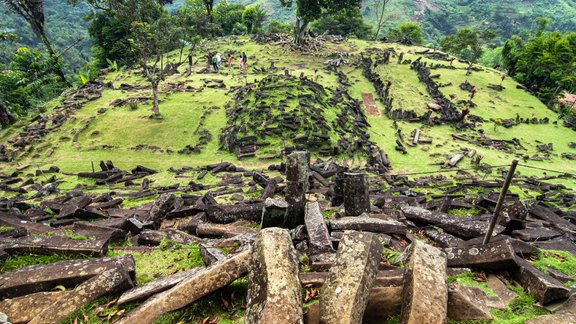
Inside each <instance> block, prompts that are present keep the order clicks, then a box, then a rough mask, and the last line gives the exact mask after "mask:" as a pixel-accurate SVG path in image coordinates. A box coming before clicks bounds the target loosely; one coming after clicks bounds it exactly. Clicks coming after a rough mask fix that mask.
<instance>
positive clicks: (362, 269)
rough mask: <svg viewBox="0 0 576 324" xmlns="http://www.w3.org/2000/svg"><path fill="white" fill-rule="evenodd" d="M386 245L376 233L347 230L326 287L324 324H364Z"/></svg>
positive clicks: (322, 321) (323, 298) (322, 318)
mask: <svg viewBox="0 0 576 324" xmlns="http://www.w3.org/2000/svg"><path fill="white" fill-rule="evenodd" d="M381 258H382V244H380V241H378V238H377V237H376V235H374V234H372V233H361V232H355V231H346V232H344V237H343V238H342V240H341V241H340V245H339V246H338V251H337V257H336V264H335V265H334V266H333V267H332V268H331V269H330V276H329V278H328V280H327V281H326V282H325V283H324V285H323V286H322V290H321V291H322V295H321V298H320V322H321V323H360V322H361V321H362V316H363V315H364V310H365V308H366V305H367V303H368V296H369V294H370V290H371V289H372V287H373V286H374V283H375V281H376V272H377V270H378V264H379V263H380V259H381Z"/></svg>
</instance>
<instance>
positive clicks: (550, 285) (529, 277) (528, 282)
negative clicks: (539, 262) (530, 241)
mask: <svg viewBox="0 0 576 324" xmlns="http://www.w3.org/2000/svg"><path fill="white" fill-rule="evenodd" d="M517 262H518V265H519V267H518V269H517V270H516V271H514V273H513V276H514V278H515V280H516V281H518V283H519V284H520V285H521V286H522V287H523V288H524V289H525V290H526V291H528V293H530V294H532V295H534V297H536V300H537V301H538V302H539V303H540V304H542V305H547V304H549V303H551V302H554V301H557V300H562V299H566V298H568V297H569V296H570V289H569V288H568V287H566V286H564V285H563V284H562V283H561V282H560V281H558V280H556V279H554V278H552V277H551V276H549V275H547V274H544V273H543V272H542V271H540V270H538V269H537V268H536V267H534V266H533V265H531V264H530V263H528V262H527V261H525V260H523V259H519V260H518V261H517Z"/></svg>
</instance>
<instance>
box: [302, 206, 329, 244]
mask: <svg viewBox="0 0 576 324" xmlns="http://www.w3.org/2000/svg"><path fill="white" fill-rule="evenodd" d="M304 222H305V224H306V232H307V233H308V238H309V241H310V242H309V253H310V254H311V255H313V254H318V253H324V252H334V249H333V248H332V242H331V241H330V234H329V233H328V227H327V226H326V222H324V215H322V211H321V210H320V205H319V204H318V202H309V203H307V204H306V209H305V212H304Z"/></svg>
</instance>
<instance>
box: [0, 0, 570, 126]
mask: <svg viewBox="0 0 576 324" xmlns="http://www.w3.org/2000/svg"><path fill="white" fill-rule="evenodd" d="M1 3H3V5H2V6H0V21H2V25H0V28H1V29H0V32H1V33H2V34H1V35H2V39H1V41H0V64H2V65H3V67H4V72H3V73H2V74H1V75H0V88H1V89H2V92H3V93H2V94H1V97H0V100H2V102H3V103H4V105H6V106H8V109H9V110H10V111H11V112H12V113H13V114H16V115H18V114H22V113H25V112H27V111H28V110H30V109H31V108H32V107H35V106H36V105H37V104H38V103H41V102H43V101H44V100H47V99H49V98H51V97H52V96H54V95H56V94H57V93H58V92H59V91H61V90H63V89H64V88H66V87H68V86H69V85H70V84H71V83H74V82H75V83H85V82H87V81H89V80H91V79H92V78H94V77H96V76H97V74H98V71H99V69H101V68H105V67H111V68H112V69H116V70H117V69H118V68H121V67H123V66H132V65H135V63H138V64H140V65H142V66H145V65H146V64H145V61H142V60H146V61H147V60H151V59H154V58H157V57H160V56H158V55H161V54H164V53H166V52H167V51H170V50H175V49H180V52H181V55H182V54H183V53H182V51H183V49H184V47H185V46H188V45H192V50H193V48H194V44H198V43H199V42H200V41H201V40H202V39H210V38H214V37H218V36H224V35H242V34H260V33H266V32H268V33H278V32H280V33H286V34H291V33H293V34H294V41H295V43H297V44H299V43H301V40H302V39H303V38H304V37H307V36H308V35H312V36H313V35H320V34H336V35H344V36H349V37H355V38H364V39H371V40H376V39H380V40H387V41H397V42H401V43H406V44H421V45H425V46H428V47H433V48H438V49H441V50H443V51H445V52H448V53H450V54H452V55H455V56H456V57H458V58H459V59H462V60H466V61H469V62H471V63H480V64H483V65H486V66H489V67H493V68H497V69H500V70H502V71H505V72H507V73H508V74H509V75H510V76H511V77H513V78H515V79H516V80H517V81H519V82H521V83H522V84H524V85H525V86H526V87H527V89H528V90H529V91H531V92H533V93H534V94H537V95H538V96H539V98H540V99H541V100H542V101H544V102H547V103H550V102H551V100H552V99H553V98H554V96H556V95H559V94H560V93H561V92H564V91H566V92H570V93H573V92H574V89H575V88H576V80H575V77H574V75H576V67H575V64H574V57H575V56H576V45H575V39H576V37H575V36H574V33H573V31H574V30H575V29H576V2H575V1H572V0H555V1H507V2H501V1H493V0H490V1H471V0H462V1H445V0H417V1H410V0H374V1H361V0H346V1H327V2H322V3H317V2H308V1H304V0H294V1H292V0H278V1H258V2H257V3H254V2H252V1H250V0H248V1H247V0H240V1H238V0H230V1H229V2H228V1H226V0H221V1H217V2H216V1H211V0H176V1H172V0H160V1H153V0H148V1H144V2H141V3H137V2H136V3H132V1H126V2H120V3H117V2H115V1H107V0H84V1H82V0H69V1H57V0H46V1H40V2H39V3H40V6H39V7H36V8H34V5H33V4H32V3H31V2H20V1H2V2H1ZM26 6H29V8H27V7H26ZM131 6H133V7H131ZM130 10H136V12H130ZM140 11H141V12H140ZM160 31H162V32H163V34H158V33H159V32H160ZM571 32H572V33H571ZM160 39H161V40H160ZM142 47H146V50H144V49H143V48H142ZM44 50H47V53H43V51H44ZM139 59H140V61H139ZM534 62H538V63H539V65H538V68H536V69H534V65H533V63H534ZM158 63H160V64H161V63H162V62H156V64H158ZM145 70H146V69H145ZM147 73H151V75H150V77H151V78H150V80H149V81H150V82H151V83H152V85H154V84H156V86H157V82H158V80H160V79H162V75H161V74H160V75H159V76H158V75H156V70H155V71H147Z"/></svg>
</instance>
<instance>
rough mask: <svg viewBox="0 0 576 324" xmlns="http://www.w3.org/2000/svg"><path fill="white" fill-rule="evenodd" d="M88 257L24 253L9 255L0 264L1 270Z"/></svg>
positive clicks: (12, 269) (6, 270)
mask: <svg viewBox="0 0 576 324" xmlns="http://www.w3.org/2000/svg"><path fill="white" fill-rule="evenodd" d="M84 258H89V257H88V256H70V255H66V254H54V255H35V254H25V255H19V256H11V257H8V259H6V261H5V262H4V265H3V266H2V272H9V271H14V270H16V269H20V268H23V267H27V266H31V265H43V264H50V263H54V262H58V261H66V260H77V259H84Z"/></svg>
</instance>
